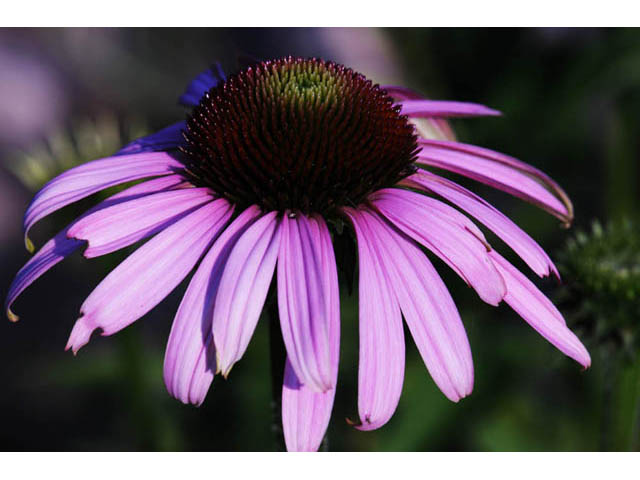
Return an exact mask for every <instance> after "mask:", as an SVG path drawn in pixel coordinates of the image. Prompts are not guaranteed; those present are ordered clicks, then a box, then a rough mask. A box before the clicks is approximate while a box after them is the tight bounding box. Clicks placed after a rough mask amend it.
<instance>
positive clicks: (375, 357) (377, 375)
mask: <svg viewBox="0 0 640 480" xmlns="http://www.w3.org/2000/svg"><path fill="white" fill-rule="evenodd" d="M361 223H362V226H361ZM353 225H354V228H355V231H356V235H357V239H358V260H359V272H360V273H359V283H360V285H359V298H358V305H359V307H358V308H359V329H360V358H359V368H358V413H359V415H360V426H358V427H357V428H359V429H361V430H373V429H375V428H379V427H381V426H382V425H384V424H385V423H387V422H388V421H389V419H390V418H391V416H392V415H393V413H394V412H395V410H396V407H397V406H398V401H399V400H400V394H401V393H402V383H403V380H404V357H405V355H404V353H405V352H404V331H403V327H402V315H401V314H400V307H399V306H398V302H397V300H396V297H395V294H394V293H393V290H392V289H391V286H390V285H389V278H388V277H387V273H386V271H385V268H384V266H383V263H382V260H381V258H382V256H383V255H384V253H383V252H380V251H379V249H378V248H377V244H376V241H375V238H373V237H372V235H371V234H370V233H369V231H368V230H367V226H366V221H361V220H360V217H359V216H357V215H355V213H354V215H353Z"/></svg>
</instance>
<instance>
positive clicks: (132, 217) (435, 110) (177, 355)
mask: <svg viewBox="0 0 640 480" xmlns="http://www.w3.org/2000/svg"><path fill="white" fill-rule="evenodd" d="M180 100H181V102H182V103H183V104H185V105H187V106H190V107H193V110H192V111H191V113H190V114H189V115H188V118H187V120H186V121H184V122H179V123H177V124H175V125H171V126H169V127H167V128H165V129H164V130H161V131H159V132H157V133H155V134H153V135H150V136H148V137H145V138H141V139H139V140H136V141H135V142H133V143H131V144H129V145H127V146H126V147H125V148H123V149H122V150H121V151H120V152H118V153H117V154H116V155H114V156H112V157H108V158H103V159H100V160H95V161H92V162H89V163H87V164H84V165H81V166H78V167H76V168H73V169H71V170H69V171H67V172H65V173H63V174H62V175H60V176H58V177H56V178H54V179H53V180H51V181H50V182H49V183H47V184H46V185H45V186H44V187H43V188H42V190H41V191H40V192H39V193H38V194H37V195H36V196H35V198H34V200H33V201H32V203H31V205H30V206H29V208H28V209H27V212H26V214H25V219H24V228H25V241H26V243H27V247H28V248H30V249H33V246H32V244H31V241H30V240H29V237H28V233H29V230H30V229H31V227H32V226H33V225H34V224H35V223H36V222H37V221H38V220H40V219H42V218H43V217H45V216H47V215H49V214H50V213H52V212H54V211H56V210H58V209H60V208H62V207H64V206H66V205H69V204H70V203H72V202H75V201H78V200H80V199H82V198H85V197H87V196H89V195H91V194H93V193H95V192H98V191H100V190H103V189H105V188H107V187H111V186H114V185H119V184H123V183H126V182H132V181H135V180H140V179H147V180H145V181H144V182H142V183H137V184H136V185H134V186H131V187H129V188H128V189H126V190H123V191H121V192H120V193H118V194H116V195H113V196H112V197H110V198H108V199H106V200H104V201H103V202H102V203H100V204H98V205H97V206H95V207H94V208H92V209H91V210H90V211H88V212H86V213H85V214H84V215H82V216H81V217H80V218H78V219H77V220H75V221H74V222H73V223H71V224H70V225H69V226H67V227H66V228H65V229H64V230H62V231H61V232H60V233H58V234H57V235H56V236H55V237H54V238H53V239H51V240H50V241H49V242H47V243H46V244H45V245H44V246H43V247H42V248H41V249H40V250H39V251H38V252H37V253H36V254H35V255H34V256H33V258H31V260H30V261H29V262H28V263H27V264H26V265H25V266H24V267H23V268H22V269H21V270H20V272H19V273H18V275H17V277H16V279H15V280H14V282H13V284H12V286H11V289H10V292H9V295H8V298H7V303H6V308H7V312H8V315H9V317H10V318H11V319H13V320H17V317H16V316H15V314H14V313H13V312H12V311H11V305H12V304H13V302H14V301H15V299H16V298H17V297H18V295H20V293H21V292H22V291H23V290H24V289H25V288H26V287H27V286H29V285H30V284H31V283H32V282H33V281H35V280H36V279H37V278H38V277H39V276H40V275H42V274H43V273H44V272H46V271H47V270H49V269H50V268H51V267H52V266H54V265H55V264H56V263H58V262H59V261H60V260H62V259H63V258H65V257H66V256H68V255H69V254H71V253H72V252H74V251H75V250H77V249H78V248H85V250H84V256H85V257H87V258H91V257H96V256H99V255H105V254H107V253H110V252H113V251H115V250H118V249H121V248H123V247H126V246H129V245H131V244H133V243H135V242H137V241H139V240H142V239H144V238H147V237H152V238H151V239H150V240H149V241H147V242H146V243H144V244H143V245H142V246H141V247H139V248H138V249H137V250H136V251H135V252H134V253H132V254H131V255H130V256H129V257H128V258H126V259H125V260H124V261H123V262H122V263H121V264H120V265H119V266H118V267H117V268H115V269H114V270H113V271H112V272H111V273H109V275H107V276H106V278H105V279H104V280H103V281H102V282H101V283H100V284H99V285H98V286H97V287H96V289H95V290H94V291H93V292H92V293H91V294H90V295H89V297H88V298H87V299H86V300H85V302H84V303H83V305H82V307H81V309H80V318H79V319H78V320H77V322H76V324H75V326H74V328H73V331H72V332H71V336H70V338H69V342H68V345H67V348H68V349H72V350H73V352H77V351H78V349H80V348H81V347H82V346H83V345H85V344H86V343H87V342H88V341H89V338H90V336H91V334H92V332H93V331H94V330H96V329H100V330H101V331H102V334H103V335H111V334H113V333H115V332H117V331H119V330H121V329H123V328H124V327H126V326H127V325H130V324H131V323H133V322H135V321H136V320H137V319H139V318H140V317H142V316H143V315H144V314H145V313H147V312H148V311H149V310H151V309H152V308H153V307H154V306H156V305H157V304H158V303H159V302H160V301H161V300H162V299H164V298H165V297H166V296H167V295H168V294H169V293H170V292H171V291H172V290H173V289H174V288H175V287H176V286H177V285H178V284H179V283H180V282H181V281H182V280H183V279H184V278H185V277H186V276H187V275H188V274H189V272H191V271H192V270H194V268H195V274H194V275H193V277H192V279H191V281H190V283H189V286H188V287H187V290H186V293H185V295H184V297H183V299H182V302H181V304H180V306H179V308H178V311H177V314H176V317H175V319H174V322H173V326H172V329H171V334H170V336H169V341H168V345H167V350H166V355H165V364H164V379H165V383H166V386H167V388H168V390H169V392H170V393H171V395H173V396H175V397H176V398H178V399H180V400H181V401H182V402H185V403H193V404H196V405H200V404H201V403H202V402H203V401H204V398H205V396H206V394H207V391H208V389H209V387H210V385H211V382H212V380H213V377H214V375H215V374H216V373H221V374H222V375H223V376H225V377H226V376H227V375H228V374H229V371H230V370H231V368H232V367H233V365H234V364H235V363H236V362H237V361H238V360H240V359H241V358H242V355H243V354H244V352H245V350H246V349H247V346H248V344H249V341H250V339H251V336H252V334H253V332H254V329H255V327H256V323H257V322H258V318H259V316H260V314H261V311H262V308H263V305H264V303H265V299H266V297H267V293H268V290H269V286H270V284H271V282H272V278H273V276H274V272H275V275H276V281H277V301H278V309H279V316H280V325H281V330H282V337H283V340H284V344H285V347H286V352H287V361H286V366H285V374H284V384H283V391H282V418H283V429H284V435H285V440H286V444H287V447H288V449H289V450H316V449H317V448H318V446H319V445H320V442H321V440H322V438H323V436H324V433H325V431H326V428H327V425H328V422H329V418H330V415H331V409H332V406H333V400H334V395H335V389H336V382H337V375H338V357H339V337H340V308H339V287H338V275H337V265H336V259H335V256H334V250H333V244H332V238H333V235H335V234H336V232H338V231H339V230H341V228H342V226H343V224H346V225H347V226H350V227H349V228H351V227H352V228H353V231H354V232H355V236H356V238H357V251H358V265H359V331H360V345H359V347H360V353H359V373H358V375H359V376H358V411H359V416H360V421H359V423H358V425H357V427H358V428H360V429H363V430H370V429H375V428H378V427H380V426H382V425H384V424H385V423H386V422H387V421H388V420H389V418H390V417H391V416H392V415H393V412H394V410H395V408H396V406H397V404H398V400H399V397H400V392H401V390H402V382H403V379H404V363H405V339H404V333H403V324H402V318H403V317H404V319H405V321H406V323H407V326H408V328H409V331H410V332H411V335H412V337H413V339H414V341H415V342H416V345H417V346H418V349H419V351H420V354H421V355H422V358H423V359H424V362H425V364H426V367H427V369H428V370H429V373H430V374H431V376H432V378H433V380H434V381H435V383H436V384H437V385H438V387H439V388H440V389H441V390H442V392H443V393H444V394H445V395H446V396H447V398H449V399H450V400H452V401H454V402H457V401H458V400H459V399H461V398H462V397H465V396H466V395H468V394H469V393H471V390H472V388H473V362H472V358H471V350H470V347H469V343H468V340H467V335H466V333H465V329H464V326H463V324H462V321H461V319H460V316H459V314H458V311H457V309H456V306H455V304H454V302H453V300H452V298H451V296H450V295H449V292H448V290H447V288H446V286H445V285H444V283H443V282H442V280H441V279H440V276H439V275H438V273H437V272H436V270H435V268H434V267H433V266H432V264H431V262H430V260H429V259H428V258H427V255H425V253H424V252H423V250H422V249H421V247H424V248H426V249H427V250H429V251H430V252H432V253H433V254H434V255H436V256H437V257H439V258H440V259H442V260H443V261H444V262H445V263H446V264H447V265H449V266H450V267H451V268H452V269H453V270H454V271H455V272H456V273H457V274H458V275H460V277H462V279H463V280H464V281H465V282H466V283H467V284H469V285H470V286H471V287H472V288H473V289H474V290H475V291H476V292H477V293H478V295H479V296H480V298H481V299H482V300H484V301H485V302H487V303H489V304H491V305H498V304H499V303H500V302H501V301H503V300H504V301H505V302H506V303H507V304H509V305H510V306H511V307H512V308H513V309H514V310H515V311H516V312H517V313H518V314H519V315H520V316H522V318H523V319H524V320H525V321H526V322H527V323H529V324H530V325H531V326H532V327H533V328H534V329H535V330H536V331H538V332H539V333H540V334H541V335H542V336H543V337H544V338H546V339H547V340H548V341H549V342H551V343H552V344H553V345H555V346H556V347H557V348H558V349H559V350H560V351H562V352H563V353H565V354H566V355H568V356H570V357H571V358H573V359H575V360H576V361H577V362H579V363H580V364H582V365H583V366H584V367H588V366H589V365H590V358H589V354H588V353H587V351H586V349H585V348H584V346H583V345H582V344H581V343H580V341H579V340H578V338H577V337H576V336H575V335H574V334H573V333H572V332H571V331H570V330H569V329H568V328H567V326H566V325H565V322H564V320H563V318H562V316H561V314H560V313H559V312H558V310H557V309H556V308H555V307H554V306H553V304H552V303H551V302H550V301H549V300H548V299H547V298H546V297H545V296H544V295H543V294H542V293H541V292H540V291H539V290H538V289H537V288H536V287H535V286H534V284H533V283H532V282H531V281H530V280H528V279H527V278H526V277H525V275H523V274H522V273H521V272H520V271H519V270H518V269H516V268H515V267H514V266H512V265H511V264H510V263H509V262H508V261H506V260H505V259H504V258H503V257H502V256H501V255H499V254H498V253H497V252H496V251H495V250H494V249H492V247H491V246H490V245H489V243H488V242H487V240H486V238H485V237H484V235H483V233H482V231H481V230H480V229H479V228H478V227H477V226H476V225H475V224H474V223H473V222H472V221H471V219H470V218H469V216H471V217H474V218H475V219H476V220H478V221H479V222H480V223H482V224H484V225H485V226H486V227H487V228H488V229H489V230H491V231H493V232H494V233H495V234H496V235H497V236H498V237H500V238H501V239H502V240H504V242H505V243H506V244H507V245H509V246H510V247H511V248H512V249H513V250H514V251H515V252H516V253H517V254H518V255H519V256H520V257H521V258H522V260H523V261H524V262H525V263H526V264H527V265H528V266H529V267H530V268H531V269H532V270H533V271H534V272H535V273H536V274H538V275H539V276H546V275H549V274H550V273H553V274H554V275H556V276H557V275H558V274H557V270H556V268H555V266H554V265H553V263H552V261H551V260H550V259H549V257H548V256H547V254H546V253H545V252H544V250H543V249H542V248H541V247H540V246H539V245H538V244H537V243H536V242H535V241H534V240H533V239H532V238H531V237H530V236H529V235H527V234H526V233H525V232H524V231H522V230H521V229H520V228H518V227H517V226H516V225H515V224H514V223H513V222H512V221H511V220H509V219H508V218H507V217H506V216H504V215H503V214H502V213H500V212H499V211H498V210H496V209H495V208H494V207H493V206H491V205H490V204H489V203H487V202H486V201H484V200H483V199H482V198H480V197H479V196H477V195H476V194H474V193H473V192H471V191H469V190H467V189H466V188H463V187H462V186H460V185H458V184H456V183H454V182H453V181H451V180H448V179H446V178H444V177H441V176H439V175H437V174H436V173H434V171H435V170H446V171H449V172H453V173H456V174H460V175H463V176H466V177H469V178H472V179H474V180H477V181H479V182H482V183H485V184H488V185H491V186H492V187H495V188H497V189H500V190H503V191H506V192H508V193H511V194H512V195H515V196H518V197H520V198H522V199H524V200H527V201H529V202H532V203H534V204H536V205H538V206H540V207H541V208H543V209H545V210H547V211H548V212H549V213H551V214H553V215H555V216H556V217H558V218H560V219H561V220H562V221H563V222H566V223H568V222H570V221H571V218H572V207H571V203H570V201H569V199H568V198H567V196H566V194H565V193H564V192H563V191H562V189H561V188H560V187H559V186H558V185H557V184H556V183H555V182H554V181H553V180H551V179H550V178H549V177H547V176H546V175H545V174H544V173H542V172H541V171H539V170H537V169H535V168H534V167H531V166H529V165H527V164H525V163H522V162H520V161H518V160H516V159H514V158H511V157H508V156H506V155H503V154H500V153H496V152H493V151H490V150H487V149H484V148H480V147H475V146H472V145H466V144H462V143H457V142H455V141H453V137H452V136H451V133H450V132H451V131H450V129H449V127H448V125H447V123H446V122H445V121H444V118H445V117H473V116H481V115H498V114H499V113H498V112H496V111H495V110H491V109H489V108H487V107H484V106H481V105H476V104H469V103H460V102H446V101H433V100H427V99H425V98H423V97H421V96H420V95H418V94H416V93H414V92H412V91H410V90H407V89H405V88H402V87H394V86H382V87H379V86H378V85H373V84H372V83H371V82H370V81H369V80H367V79H366V78H365V77H363V76H362V75H360V74H358V73H356V72H353V71H352V70H350V69H348V68H345V67H343V66H341V65H337V64H334V63H331V62H324V61H321V60H316V59H311V60H304V59H294V58H285V59H281V60H275V61H268V62H260V63H257V64H255V65H253V66H252V67H249V68H247V69H245V70H243V71H241V72H240V73H238V74H236V75H233V76H231V77H229V78H226V77H225V75H224V73H223V72H222V71H221V69H220V68H219V67H217V66H216V67H214V68H212V69H211V70H207V71H206V72H204V73H203V74H201V75H200V76H198V77H197V78H196V79H195V80H194V81H193V82H192V83H191V84H190V85H189V86H188V88H187V90H186V92H185V94H184V95H183V96H182V97H181V99H180ZM417 119H418V120H417ZM413 122H423V123H422V125H423V126H424V122H427V123H428V126H429V130H430V131H435V132H439V135H438V137H439V138H450V140H435V139H433V138H426V137H424V136H419V135H417V134H416V128H414V124H413ZM424 130H425V129H424V128H420V129H419V131H420V132H423V131H424ZM151 177H153V178H152V179H150V180H149V179H148V178H151ZM456 207H457V208H456ZM462 212H466V213H467V214H468V215H469V216H467V215H465V214H464V213H462ZM196 266H197V268H196Z"/></svg>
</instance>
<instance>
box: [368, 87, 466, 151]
mask: <svg viewBox="0 0 640 480" xmlns="http://www.w3.org/2000/svg"><path fill="white" fill-rule="evenodd" d="M380 88H382V89H383V90H385V91H386V92H387V93H388V94H389V95H391V96H392V97H393V98H396V99H398V100H426V97H424V95H420V94H419V93H417V92H414V91H413V90H410V89H408V88H406V87H401V86H396V85H381V86H380ZM412 122H413V123H414V124H415V126H416V128H417V130H418V133H419V134H420V135H421V136H422V137H424V138H437V139H440V140H451V141H455V140H456V135H455V133H454V132H453V130H452V129H451V126H450V125H449V122H447V121H446V120H445V119H444V118H433V117H427V118H413V119H412Z"/></svg>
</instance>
